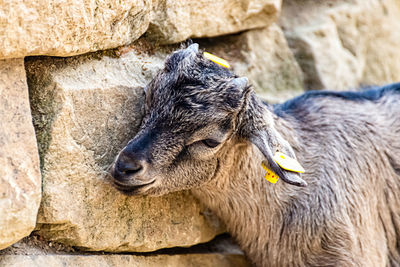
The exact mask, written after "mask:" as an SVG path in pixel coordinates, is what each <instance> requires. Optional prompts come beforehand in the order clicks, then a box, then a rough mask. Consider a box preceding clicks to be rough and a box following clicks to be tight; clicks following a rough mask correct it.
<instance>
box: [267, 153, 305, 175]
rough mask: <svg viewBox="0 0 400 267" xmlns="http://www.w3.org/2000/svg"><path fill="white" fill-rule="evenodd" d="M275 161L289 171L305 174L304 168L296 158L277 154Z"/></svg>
mask: <svg viewBox="0 0 400 267" xmlns="http://www.w3.org/2000/svg"><path fill="white" fill-rule="evenodd" d="M274 160H275V162H276V163H278V165H279V166H280V167H281V168H282V169H285V170H287V171H292V172H299V173H304V172H305V170H304V168H303V167H302V166H301V165H300V163H299V162H298V161H297V160H295V159H294V158H291V157H289V156H288V155H285V154H283V153H281V152H276V153H275V155H274Z"/></svg>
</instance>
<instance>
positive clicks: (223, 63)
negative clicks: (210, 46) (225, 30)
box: [203, 52, 231, 69]
mask: <svg viewBox="0 0 400 267" xmlns="http://www.w3.org/2000/svg"><path fill="white" fill-rule="evenodd" d="M203 56H204V57H205V58H207V59H209V60H211V61H212V62H214V63H217V64H218V65H221V66H222V67H225V68H227V69H229V68H230V67H231V66H230V65H229V63H228V61H226V60H225V59H222V58H220V57H217V56H214V55H213V54H210V53H208V52H204V53H203Z"/></svg>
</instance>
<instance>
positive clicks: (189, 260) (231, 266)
mask: <svg viewBox="0 0 400 267" xmlns="http://www.w3.org/2000/svg"><path fill="white" fill-rule="evenodd" d="M0 265H1V266H7V267H26V266H30V267H35V266H37V267H47V266H48V267H65V266H74V267H86V266H98V267H114V266H137V267H139V266H140V267H147V266H148V267H153V266H160V267H197V266H204V267H214V266H219V267H244V266H250V265H249V264H248V263H247V262H246V259H245V258H244V256H243V255H229V254H225V255H224V254H186V255H158V256H132V255H91V256H79V255H3V256H0Z"/></svg>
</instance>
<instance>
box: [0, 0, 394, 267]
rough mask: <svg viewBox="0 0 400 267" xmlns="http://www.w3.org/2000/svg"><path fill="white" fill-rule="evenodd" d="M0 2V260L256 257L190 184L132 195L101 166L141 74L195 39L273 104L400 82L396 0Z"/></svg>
mask: <svg viewBox="0 0 400 267" xmlns="http://www.w3.org/2000/svg"><path fill="white" fill-rule="evenodd" d="M0 6H1V9H0V36H1V38H0V163H1V166H2V168H1V169H0V250H1V251H0V266H66V265H67V266H116V265H127V264H128V265H132V266H200V265H201V266H247V265H248V264H247V262H246V259H245V258H244V256H243V255H242V254H241V252H240V250H238V249H237V248H235V247H234V245H232V244H229V241H227V240H226V239H227V238H225V237H224V235H222V237H221V236H219V235H220V234H222V233H224V225H222V224H221V223H220V222H219V221H218V219H217V218H216V217H215V216H214V215H213V214H212V213H211V212H210V211H209V210H207V208H206V207H204V206H202V205H201V204H199V203H198V202H197V200H196V199H195V198H194V197H192V196H191V194H190V192H179V193H174V194H170V195H167V196H164V197H160V198H148V197H126V196H124V195H122V194H121V193H119V192H118V191H117V190H115V189H114V188H113V187H112V186H111V185H110V182H109V177H108V175H107V169H108V167H109V166H110V164H111V163H112V161H113V159H114V157H115V155H116V154H117V152H118V151H119V150H120V149H121V148H122V147H124V146H125V144H126V143H127V141H128V140H130V139H131V138H132V137H133V136H134V135H135V133H136V131H137V129H138V126H139V124H140V121H141V118H142V116H143V98H144V94H143V87H144V86H145V85H146V84H147V83H148V82H149V81H150V80H151V78H152V77H153V76H154V74H155V73H156V72H157V70H159V69H160V68H162V66H163V61H164V59H165V57H166V56H167V55H168V54H169V53H170V52H172V51H174V50H175V49H177V48H179V47H180V42H185V40H187V39H188V38H192V39H193V40H194V41H195V42H198V43H199V44H200V47H201V48H203V49H205V50H207V51H209V52H211V53H214V54H216V55H218V56H220V57H223V58H225V59H227V60H228V61H229V62H230V63H231V66H232V69H233V71H235V72H236V73H237V74H239V75H243V76H247V77H248V78H249V79H250V81H251V83H252V84H253V86H254V88H255V90H256V91H257V92H258V93H259V94H260V96H261V97H263V98H265V99H266V100H267V101H268V102H271V103H276V102H280V101H283V100H285V99H288V98H290V97H293V96H295V95H298V94H301V93H302V92H304V90H309V89H313V90H315V89H322V90H323V89H335V90H345V89H353V88H358V87H360V86H370V85H381V84H385V83H390V82H396V81H400V2H399V1H396V0H325V1H318V0H283V1H281V0H243V1H238V0H221V1H209V0H198V1H188V0H184V1H172V0H153V1H151V0H128V1H116V0H104V1H95V0H80V1H77V0H67V1H53V0H47V1H46V0H39V1H21V0H3V1H1V2H0ZM32 231H33V232H32ZM216 236H219V237H217V238H216V239H215V237H216ZM21 239H22V240H21ZM213 239H214V241H211V240H213ZM209 241H211V242H209ZM205 242H209V243H206V244H205V245H198V244H200V243H205ZM179 247H191V248H186V249H182V248H179ZM171 248H172V249H171ZM121 252H124V254H119V253H121Z"/></svg>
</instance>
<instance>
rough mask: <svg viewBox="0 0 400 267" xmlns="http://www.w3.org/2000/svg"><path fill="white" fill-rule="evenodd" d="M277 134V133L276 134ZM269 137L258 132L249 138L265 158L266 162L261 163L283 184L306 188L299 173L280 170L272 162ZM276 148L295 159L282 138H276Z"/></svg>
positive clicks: (272, 156) (289, 147)
mask: <svg viewBox="0 0 400 267" xmlns="http://www.w3.org/2000/svg"><path fill="white" fill-rule="evenodd" d="M278 134H279V133H278ZM270 138H271V135H270V133H268V134H267V133H265V132H260V133H258V134H255V135H252V136H251V137H250V141H251V142H252V143H253V144H254V145H255V146H256V147H257V148H258V149H259V150H260V151H261V153H262V154H263V155H264V157H265V158H266V161H263V163H264V164H265V165H266V166H269V167H270V168H271V169H272V171H274V172H275V173H276V174H277V175H278V176H279V178H281V179H282V180H283V181H284V182H286V183H289V184H292V185H296V186H302V187H304V186H307V183H306V181H304V180H303V179H301V177H300V173H297V172H293V171H288V170H285V169H283V168H281V167H280V166H279V165H278V164H277V163H276V162H275V160H274V154H273V153H274V152H273V151H272V149H271V143H275V142H271V141H270V140H268V139H270ZM278 139H281V140H278V144H277V145H278V146H279V147H280V150H282V152H284V153H285V154H286V155H288V156H289V157H291V158H294V159H295V158H296V157H295V155H294V152H293V149H292V148H291V146H290V145H289V144H288V142H287V141H286V140H284V139H283V138H282V137H280V138H279V137H278Z"/></svg>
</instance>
